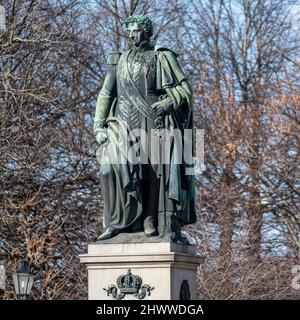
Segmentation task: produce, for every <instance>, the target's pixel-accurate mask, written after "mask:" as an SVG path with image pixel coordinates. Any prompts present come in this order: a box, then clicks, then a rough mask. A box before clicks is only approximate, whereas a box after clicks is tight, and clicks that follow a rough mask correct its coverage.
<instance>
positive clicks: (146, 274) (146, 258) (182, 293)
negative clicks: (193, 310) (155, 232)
mask: <svg viewBox="0 0 300 320" xmlns="http://www.w3.org/2000/svg"><path fill="white" fill-rule="evenodd" d="M80 262H81V263H83V264H85V265H86V266H87V269H88V292H89V300H112V299H113V300H114V299H123V300H132V299H133V300H136V299H144V300H180V299H188V298H190V299H191V300H195V299H197V278H196V271H197V267H198V266H199V264H200V263H202V262H203V258H202V257H199V256H197V254H196V247H195V246H192V245H187V244H178V243H147V242H145V243H124V244H120V243H104V244H102V243H101V244H98V243H96V244H90V245H89V246H88V254H85V255H81V256H80ZM129 269H130V272H131V274H132V275H131V276H130V274H128V272H129V271H128V270H129ZM126 275H127V277H126ZM122 276H123V277H122ZM136 276H138V277H136ZM141 282H142V283H141ZM143 285H148V286H149V287H147V286H146V287H144V289H145V290H144V289H143ZM147 288H148V289H149V290H147ZM153 288H154V289H153ZM104 289H106V290H104ZM149 293H150V295H148V294H149Z"/></svg>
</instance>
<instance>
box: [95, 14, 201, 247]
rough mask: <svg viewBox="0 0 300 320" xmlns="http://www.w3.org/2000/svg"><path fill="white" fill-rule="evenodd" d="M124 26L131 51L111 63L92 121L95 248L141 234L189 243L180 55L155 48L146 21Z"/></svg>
mask: <svg viewBox="0 0 300 320" xmlns="http://www.w3.org/2000/svg"><path fill="white" fill-rule="evenodd" d="M125 26H126V29H127V31H128V35H129V43H130V49H129V50H126V51H125V52H123V53H122V54H121V53H119V52H115V51H114V52H112V53H111V54H110V55H109V57H108V60H107V75H106V77H105V81H104V84H103V87H102V89H101V91H100V94H99V96H98V100H97V106H96V113H95V121H94V134H95V137H96V140H97V142H98V143H99V145H100V146H101V151H102V152H101V159H100V160H101V169H100V180H101V191H102V196H103V199H104V217H103V233H102V234H101V235H100V236H99V237H98V241H103V240H107V239H111V238H112V239H113V238H115V237H116V236H118V235H119V234H121V233H122V234H124V233H125V234H126V236H128V237H130V236H132V235H133V234H134V233H137V232H140V233H141V232H142V234H143V235H144V236H146V237H158V240H159V241H172V242H186V238H185V237H183V236H182V235H181V227H182V226H184V225H186V224H191V223H195V222H196V213H195V180H194V175H193V174H187V169H188V168H189V167H192V166H193V164H191V163H187V161H186V159H185V157H184V153H186V150H188V151H187V152H190V153H192V150H193V147H192V145H193V135H189V136H190V137H192V138H188V139H187V138H185V137H184V133H185V132H186V131H189V130H190V131H192V129H193V113H192V92H191V88H190V86H189V83H188V81H187V78H186V76H185V75H184V73H183V71H182V69H181V67H180V66H179V64H178V61H177V59H176V57H177V54H176V53H175V52H174V51H172V50H170V49H168V48H166V47H163V46H158V45H153V44H152V43H151V41H150V39H151V36H152V33H153V29H152V22H151V20H150V19H149V18H148V17H147V16H131V17H129V18H127V19H126V20H125ZM174 132H175V133H176V134H174ZM183 150H185V152H184V151H183Z"/></svg>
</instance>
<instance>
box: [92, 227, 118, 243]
mask: <svg viewBox="0 0 300 320" xmlns="http://www.w3.org/2000/svg"><path fill="white" fill-rule="evenodd" d="M118 234H119V230H117V229H115V228H113V227H108V228H107V229H106V230H105V231H104V232H103V233H102V234H101V235H100V236H99V237H98V238H97V241H101V240H106V239H110V238H113V237H115V236H116V235H118Z"/></svg>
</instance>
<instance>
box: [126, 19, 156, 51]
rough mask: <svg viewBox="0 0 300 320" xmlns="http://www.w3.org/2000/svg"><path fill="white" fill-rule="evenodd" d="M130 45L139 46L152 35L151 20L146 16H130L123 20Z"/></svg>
mask: <svg viewBox="0 0 300 320" xmlns="http://www.w3.org/2000/svg"><path fill="white" fill-rule="evenodd" d="M125 26H126V29H127V31H128V33H129V40H130V42H131V45H132V46H135V47H139V46H140V44H141V43H142V42H143V41H148V40H149V39H150V37H151V36H152V35H153V28H152V22H151V20H150V19H149V18H148V17H147V16H130V17H128V18H127V19H126V20H125Z"/></svg>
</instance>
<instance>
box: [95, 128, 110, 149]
mask: <svg viewBox="0 0 300 320" xmlns="http://www.w3.org/2000/svg"><path fill="white" fill-rule="evenodd" d="M96 140H97V142H98V144H99V145H100V146H101V145H102V144H104V143H105V142H106V141H107V140H108V135H107V130H106V129H105V128H103V129H101V131H99V132H98V133H97V136H96Z"/></svg>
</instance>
